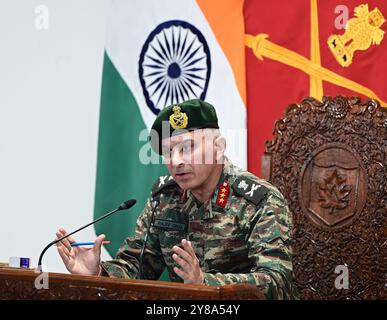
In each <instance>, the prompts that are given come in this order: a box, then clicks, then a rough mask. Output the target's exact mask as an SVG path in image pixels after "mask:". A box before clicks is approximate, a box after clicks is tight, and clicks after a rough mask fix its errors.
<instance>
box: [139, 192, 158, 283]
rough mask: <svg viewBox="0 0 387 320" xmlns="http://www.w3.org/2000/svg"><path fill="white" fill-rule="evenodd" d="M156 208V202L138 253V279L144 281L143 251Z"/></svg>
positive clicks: (153, 204) (153, 203)
mask: <svg viewBox="0 0 387 320" xmlns="http://www.w3.org/2000/svg"><path fill="white" fill-rule="evenodd" d="M156 207H157V200H155V201H153V202H152V214H151V218H150V223H149V226H148V228H147V231H146V234H145V239H144V245H143V246H142V249H141V253H140V258H139V270H138V273H139V278H140V279H144V274H143V273H144V270H143V257H144V251H145V247H146V243H147V241H148V237H149V231H150V228H151V226H152V223H153V217H154V215H155V211H156Z"/></svg>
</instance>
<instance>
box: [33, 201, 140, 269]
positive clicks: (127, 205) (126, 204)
mask: <svg viewBox="0 0 387 320" xmlns="http://www.w3.org/2000/svg"><path fill="white" fill-rule="evenodd" d="M135 203H136V200H128V201H126V202H124V203H122V204H121V205H120V206H119V207H118V208H116V209H114V210H112V211H110V212H108V213H106V214H104V215H103V216H102V217H99V218H98V219H96V220H94V221H92V222H90V223H88V224H87V225H85V226H83V227H81V228H79V229H77V230H75V231H73V232H71V233H69V234H66V235H65V236H63V237H62V238H59V239H56V240H54V241H52V242H50V243H49V244H48V245H47V246H46V247H45V248H44V249H43V251H42V253H41V254H40V256H39V260H38V271H40V272H41V271H42V259H43V255H44V254H45V253H46V251H47V250H48V248H50V247H51V246H52V245H54V244H56V243H58V242H60V241H62V240H63V239H66V238H67V237H70V236H71V235H73V234H74V233H77V232H79V231H81V230H83V229H85V228H87V227H88V226H91V225H92V224H94V223H96V222H98V221H100V220H102V219H105V218H107V217H108V216H110V215H112V214H113V213H116V212H117V211H120V210H126V209H129V208H130V207H132V206H133V205H134V204H135Z"/></svg>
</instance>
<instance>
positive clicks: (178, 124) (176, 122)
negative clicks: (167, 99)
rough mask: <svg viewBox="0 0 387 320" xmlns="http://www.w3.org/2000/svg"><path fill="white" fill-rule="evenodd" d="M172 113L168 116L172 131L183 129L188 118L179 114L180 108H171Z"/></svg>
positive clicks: (183, 114)
mask: <svg viewBox="0 0 387 320" xmlns="http://www.w3.org/2000/svg"><path fill="white" fill-rule="evenodd" d="M172 111H173V113H172V114H171V115H170V116H169V123H170V125H171V127H172V128H173V129H175V130H176V129H185V128H187V125H188V116H187V114H186V113H184V112H181V108H180V106H174V107H173V108H172Z"/></svg>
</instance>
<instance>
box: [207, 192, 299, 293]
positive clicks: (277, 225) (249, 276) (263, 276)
mask: <svg viewBox="0 0 387 320" xmlns="http://www.w3.org/2000/svg"><path fill="white" fill-rule="evenodd" d="M291 224H292V220H291V215H290V212H289V209H288V206H287V205H286V202H285V199H284V198H283V197H282V196H281V195H280V194H277V193H269V195H268V197H267V200H266V202H265V203H264V204H263V205H262V206H261V207H260V209H258V210H257V211H256V212H255V214H254V216H253V217H252V219H250V222H249V226H248V229H249V236H248V239H247V247H248V250H249V251H248V252H249V253H248V255H249V258H250V259H251V261H252V262H253V263H254V267H253V268H252V269H251V270H250V273H243V274H234V273H227V274H222V273H205V274H204V281H205V283H206V284H208V285H225V284H235V283H249V284H253V285H256V286H257V287H258V288H259V289H260V290H261V291H262V292H263V293H264V295H265V296H266V298H267V299H292V298H293V292H292V260H291V258H292V251H291Z"/></svg>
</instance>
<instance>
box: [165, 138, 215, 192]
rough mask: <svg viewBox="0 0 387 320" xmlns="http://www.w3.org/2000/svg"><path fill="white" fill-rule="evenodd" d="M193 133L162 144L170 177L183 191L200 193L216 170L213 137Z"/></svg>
mask: <svg viewBox="0 0 387 320" xmlns="http://www.w3.org/2000/svg"><path fill="white" fill-rule="evenodd" d="M212 132H213V131H211V130H195V131H191V132H187V133H183V134H180V135H177V136H172V137H170V138H166V139H163V140H162V151H163V157H164V161H165V164H166V166H167V168H168V171H169V173H170V174H171V175H172V177H173V178H174V180H175V181H176V182H177V184H178V185H179V186H180V188H182V189H185V190H187V189H189V190H195V189H200V188H201V187H203V186H204V185H205V183H206V180H207V178H208V177H209V176H210V175H211V173H212V172H213V171H214V169H215V167H216V151H215V149H216V148H215V147H214V139H215V137H214V134H213V133H212Z"/></svg>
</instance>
